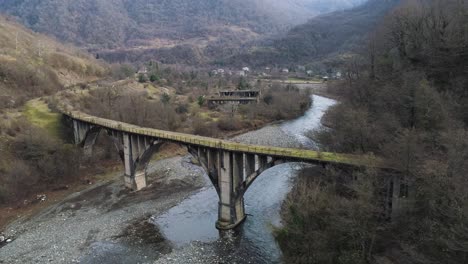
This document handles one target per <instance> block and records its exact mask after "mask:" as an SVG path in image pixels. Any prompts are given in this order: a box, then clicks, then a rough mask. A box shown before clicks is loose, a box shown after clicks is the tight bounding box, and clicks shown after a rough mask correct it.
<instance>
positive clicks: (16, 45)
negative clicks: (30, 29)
mask: <svg viewBox="0 0 468 264" xmlns="http://www.w3.org/2000/svg"><path fill="white" fill-rule="evenodd" d="M15 51H16V53H18V31H16V38H15Z"/></svg>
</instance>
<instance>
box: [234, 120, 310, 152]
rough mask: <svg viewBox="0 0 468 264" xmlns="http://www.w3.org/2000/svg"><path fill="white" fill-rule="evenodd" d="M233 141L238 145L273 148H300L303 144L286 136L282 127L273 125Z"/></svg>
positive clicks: (240, 136) (235, 138) (237, 137)
mask: <svg viewBox="0 0 468 264" xmlns="http://www.w3.org/2000/svg"><path fill="white" fill-rule="evenodd" d="M232 141H235V142H238V143H246V144H255V145H262V146H273V147H283V148H300V147H302V144H301V143H300V142H299V141H298V140H297V139H296V138H295V137H293V136H290V135H288V134H286V133H285V132H284V131H283V130H282V129H281V125H278V124H276V125H271V126H267V127H264V128H261V129H259V130H255V131H251V132H248V133H245V134H242V135H239V136H236V137H234V138H233V139H232Z"/></svg>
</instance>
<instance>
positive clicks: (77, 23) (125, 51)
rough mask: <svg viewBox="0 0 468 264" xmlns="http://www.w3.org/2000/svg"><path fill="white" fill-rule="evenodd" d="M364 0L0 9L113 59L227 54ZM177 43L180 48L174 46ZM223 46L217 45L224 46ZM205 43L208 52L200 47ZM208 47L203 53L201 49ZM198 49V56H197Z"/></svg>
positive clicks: (116, 0)
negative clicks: (317, 16)
mask: <svg viewBox="0 0 468 264" xmlns="http://www.w3.org/2000/svg"><path fill="white" fill-rule="evenodd" d="M361 2H363V0H334V1H331V2H330V1H323V0H289V1H276V0H254V1H251V0H202V1H192V0H173V1H162V0H152V1H148V0H131V1H130V0H98V1H88V0H64V1H54V0H45V1H38V0H22V1H20V0H5V1H1V2H0V12H5V13H8V14H10V15H12V16H15V17H18V18H19V20H20V21H21V22H22V23H24V24H25V25H26V26H27V27H29V28H31V29H33V30H35V31H38V32H42V33H47V34H50V35H53V36H55V37H57V38H58V39H60V40H63V41H66V42H73V43H76V44H78V45H80V46H82V47H86V48H88V49H90V50H92V51H93V52H94V51H95V52H97V51H102V50H105V51H103V52H102V55H103V56H104V57H105V58H109V59H110V60H113V61H116V60H121V61H124V60H127V59H128V60H142V61H144V60H146V59H147V57H161V58H162V59H165V60H166V61H167V62H175V61H177V60H178V59H184V58H187V55H188V57H189V59H187V60H186V61H184V62H186V63H202V62H205V58H204V57H205V56H206V57H207V58H208V59H211V58H212V57H213V56H214V55H216V57H218V56H228V55H232V53H233V52H231V51H229V50H228V49H234V50H237V49H238V48H239V46H241V45H242V44H244V43H246V42H249V41H252V40H256V39H259V38H261V37H263V36H265V35H270V34H274V33H278V32H280V31H282V30H285V29H287V28H290V27H292V26H294V25H298V24H300V23H304V22H306V21H307V20H308V19H309V18H311V17H313V16H315V15H317V14H320V13H323V12H328V11H332V10H337V9H338V10H339V9H345V8H349V7H352V6H354V5H356V4H358V3H361ZM179 47H181V48H182V50H184V51H185V52H183V54H182V55H181V54H180V53H181V52H179V50H178V49H177V48H179ZM221 48H222V49H221ZM205 49H206V52H205ZM205 53H206V54H205ZM198 56H200V57H198Z"/></svg>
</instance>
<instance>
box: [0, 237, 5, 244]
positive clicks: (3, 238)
mask: <svg viewBox="0 0 468 264" xmlns="http://www.w3.org/2000/svg"><path fill="white" fill-rule="evenodd" d="M3 241H5V236H4V235H0V243H3Z"/></svg>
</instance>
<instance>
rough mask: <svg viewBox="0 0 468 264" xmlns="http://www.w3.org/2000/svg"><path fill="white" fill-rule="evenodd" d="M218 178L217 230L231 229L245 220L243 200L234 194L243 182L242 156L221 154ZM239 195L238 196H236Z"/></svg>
mask: <svg viewBox="0 0 468 264" xmlns="http://www.w3.org/2000/svg"><path fill="white" fill-rule="evenodd" d="M220 172H221V173H220V177H219V180H218V181H219V197H220V201H219V209H218V221H217V222H216V227H217V228H218V229H223V230H224V229H232V228H235V227H236V226H238V225H239V224H241V223H242V222H243V221H244V220H245V213H244V200H243V196H242V194H241V193H236V190H238V189H239V185H240V184H242V182H243V156H242V154H234V153H230V152H228V151H224V152H223V153H222V166H221V170H220ZM238 194H240V195H238Z"/></svg>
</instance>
